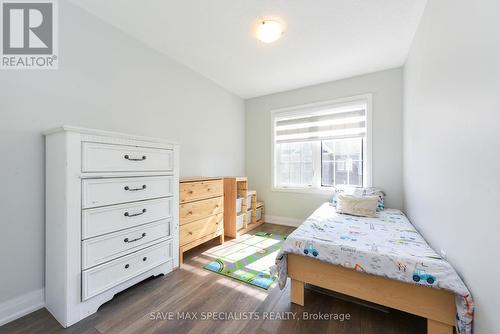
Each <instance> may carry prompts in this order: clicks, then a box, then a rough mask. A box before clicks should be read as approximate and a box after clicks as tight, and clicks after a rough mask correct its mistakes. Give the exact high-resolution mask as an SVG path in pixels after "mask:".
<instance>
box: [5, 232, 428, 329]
mask: <svg viewBox="0 0 500 334" xmlns="http://www.w3.org/2000/svg"><path fill="white" fill-rule="evenodd" d="M257 230H259V231H267V232H274V233H282V234H287V233H290V232H291V231H292V230H293V228H289V227H285V226H278V225H271V224H264V225H263V226H262V227H261V228H258V229H257ZM221 247H224V245H221V246H218V245H217V240H213V241H212V242H210V243H207V244H205V245H201V246H200V247H197V248H194V249H192V250H190V251H188V252H186V253H185V257H184V260H185V262H184V264H183V265H182V267H181V268H180V269H178V270H175V271H174V272H173V273H170V274H169V275H167V276H160V277H156V278H151V279H148V280H146V281H144V282H142V283H139V284H137V285H136V286H134V287H132V288H130V289H128V290H126V291H123V292H121V293H120V294H117V295H116V296H115V298H113V299H112V300H111V301H109V302H108V303H106V304H104V305H103V306H102V307H101V308H100V309H99V311H98V312H97V313H96V314H94V315H92V316H90V317H88V318H86V319H84V320H82V321H81V322H79V323H77V324H75V325H73V326H71V327H69V328H67V329H63V328H62V327H61V326H60V325H59V324H58V323H57V321H56V320H55V319H54V318H53V317H52V316H51V315H50V313H49V312H48V311H47V310H46V309H41V310H39V311H36V312H34V313H32V314H29V315H27V316H25V317H23V318H20V319H18V320H16V321H14V322H11V323H9V324H6V325H4V326H2V327H0V333H13V334H14V333H23V334H24V333H40V334H45V333H78V334H80V333H83V334H104V333H106V334H108V333H125V334H126V333H175V334H184V333H196V334H198V333H231V334H233V333H255V334H257V333H259V334H260V333H264V334H271V333H287V334H292V333H318V334H319V333H338V334H342V333H363V334H370V333H374V334H375V333H377V334H380V333H383V334H401V333H409V334H419V333H425V332H426V322H425V320H424V319H422V318H419V317H416V316H413V315H409V314H405V313H402V312H399V311H395V310H388V312H383V311H380V310H377V309H374V308H370V307H366V306H362V305H359V304H358V303H353V302H349V301H345V300H342V299H338V298H334V297H332V296H329V295H325V294H323V293H320V292H317V291H315V290H310V289H306V292H305V301H306V306H305V307H301V306H298V305H293V304H290V284H289V283H288V284H287V287H286V288H285V289H284V290H280V289H279V288H278V287H274V288H272V289H270V290H269V291H264V290H262V289H259V288H256V287H252V286H249V285H246V284H243V283H240V282H238V281H235V280H232V279H229V278H226V277H223V276H221V275H218V274H215V273H212V272H210V271H207V270H205V269H203V268H202V267H203V266H204V265H205V264H206V263H208V262H210V261H211V260H212V257H211V256H210V254H211V252H212V251H214V250H217V249H220V248H221ZM169 312H171V313H169ZM178 312H179V313H180V314H181V315H182V314H184V315H185V318H189V316H187V315H190V316H191V317H192V316H193V313H188V312H197V313H196V315H197V317H198V320H189V319H184V320H182V319H177V315H178ZM182 312H184V313H182ZM203 312H205V313H203ZM207 312H212V313H207ZM215 312H226V313H215ZM228 312H231V313H228ZM251 312H255V313H251ZM269 312H273V313H269ZM276 312H281V313H276ZM286 312H290V313H286ZM303 312H307V313H308V314H318V313H319V312H321V313H323V314H330V313H331V314H338V315H340V314H342V315H347V314H349V316H350V319H349V320H344V321H340V320H316V321H314V320H306V319H305V318H304V317H303ZM209 314H211V315H218V316H219V319H217V320H207V319H203V318H202V317H203V315H205V316H206V315H209ZM293 314H295V319H293ZM224 315H226V317H230V316H231V315H233V316H240V318H241V317H243V316H245V315H246V316H247V317H250V316H251V315H253V316H254V319H245V320H241V319H237V320H233V319H221V318H222V317H224ZM256 315H258V316H259V319H255V317H256ZM273 315H274V316H275V317H278V316H281V317H282V318H284V317H286V316H287V315H288V316H289V319H288V320H277V319H273V318H272V317H271V316H273ZM169 316H172V317H173V319H172V320H170V319H168V317H169ZM264 318H266V319H264Z"/></svg>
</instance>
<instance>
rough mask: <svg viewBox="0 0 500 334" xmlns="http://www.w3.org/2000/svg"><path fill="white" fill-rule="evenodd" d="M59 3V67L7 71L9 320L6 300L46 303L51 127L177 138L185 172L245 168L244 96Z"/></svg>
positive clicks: (1, 215) (2, 243)
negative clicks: (47, 134)
mask: <svg viewBox="0 0 500 334" xmlns="http://www.w3.org/2000/svg"><path fill="white" fill-rule="evenodd" d="M59 6H60V15H59V36H60V37H59V45H60V50H59V57H60V64H59V69H58V70H54V71H41V70H38V71H12V70H11V71H1V73H0V138H1V142H0V157H1V160H2V163H1V164H0V175H1V178H2V182H1V187H2V191H0V225H1V233H0V254H1V256H0V268H1V269H0V272H1V275H0V318H1V315H2V314H1V313H2V311H5V307H7V306H8V304H6V303H2V302H5V301H8V300H10V301H12V298H15V297H20V298H21V299H16V300H14V301H15V302H26V300H28V301H29V302H34V301H33V299H37V300H38V299H40V298H43V291H41V289H42V288H43V286H44V281H43V277H44V191H45V190H44V173H45V171H44V138H43V137H42V135H41V132H42V131H44V130H47V129H50V128H53V127H57V126H60V125H63V124H69V125H76V126H83V127H89V128H97V129H104V130H111V131H121V132H127V133H135V134H140V135H147V136H156V137H164V138H171V139H173V140H176V141H179V142H180V143H181V161H180V165H181V175H184V176H186V175H234V174H236V175H240V174H243V173H244V168H245V166H244V159H245V156H244V149H245V147H244V136H243V135H242V134H243V132H244V122H245V119H244V103H243V101H242V100H241V99H240V98H238V97H236V96H235V95H232V94H230V93H228V92H227V91H225V90H223V89H222V88H220V87H219V86H217V85H215V84H214V83H213V82H211V81H209V80H207V79H205V78H204V77H202V76H200V75H199V74H197V73H195V72H193V71H191V70H189V69H187V68H186V67H184V66H181V65H179V64H178V63H176V62H174V61H172V60H171V59H170V58H168V57H166V56H164V55H162V54H159V53H157V52H155V51H153V50H151V49H148V48H147V47H146V46H144V45H143V44H141V43H140V42H138V41H136V40H133V39H131V38H130V37H128V36H127V35H125V34H123V33H121V32H120V31H118V30H116V29H115V28H113V27H111V26H109V25H107V24H105V23H103V22H102V21H100V20H98V19H96V18H95V17H94V16H92V15H90V14H88V13H87V12H85V11H84V10H82V9H80V8H79V7H76V6H75V5H72V4H70V3H68V2H66V1H59ZM228 138H230V140H228ZM29 293H32V294H29ZM40 293H42V295H40ZM23 296H25V298H24V297H23ZM40 296H41V297H40ZM26 298H27V299H26ZM30 298H31V299H30ZM0 320H1V319H0Z"/></svg>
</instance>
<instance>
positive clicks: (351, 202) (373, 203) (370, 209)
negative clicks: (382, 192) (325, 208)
mask: <svg viewBox="0 0 500 334" xmlns="http://www.w3.org/2000/svg"><path fill="white" fill-rule="evenodd" d="M378 200H379V197H378V196H354V195H344V194H339V196H338V199H337V213H345V214H349V215H353V216H361V217H375V216H376V213H377V205H378Z"/></svg>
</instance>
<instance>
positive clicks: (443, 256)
mask: <svg viewBox="0 0 500 334" xmlns="http://www.w3.org/2000/svg"><path fill="white" fill-rule="evenodd" d="M441 257H442V258H443V259H445V260H446V252H445V250H444V249H441Z"/></svg>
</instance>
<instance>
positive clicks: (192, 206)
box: [179, 177, 224, 263]
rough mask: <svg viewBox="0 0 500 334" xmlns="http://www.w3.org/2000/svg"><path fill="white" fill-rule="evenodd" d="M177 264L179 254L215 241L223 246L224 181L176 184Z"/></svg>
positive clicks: (185, 180) (202, 179)
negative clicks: (178, 233) (177, 215)
mask: <svg viewBox="0 0 500 334" xmlns="http://www.w3.org/2000/svg"><path fill="white" fill-rule="evenodd" d="M179 199H180V208H179V219H180V235H179V238H180V239H179V262H180V263H182V258H183V253H184V252H185V251H187V250H189V249H191V248H193V247H196V246H198V245H200V244H202V243H204V242H207V241H209V240H211V239H213V238H215V237H219V238H220V243H221V244H222V243H223V242H224V219H223V218H224V181H223V179H222V178H216V177H186V178H181V180H180V194H179Z"/></svg>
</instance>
